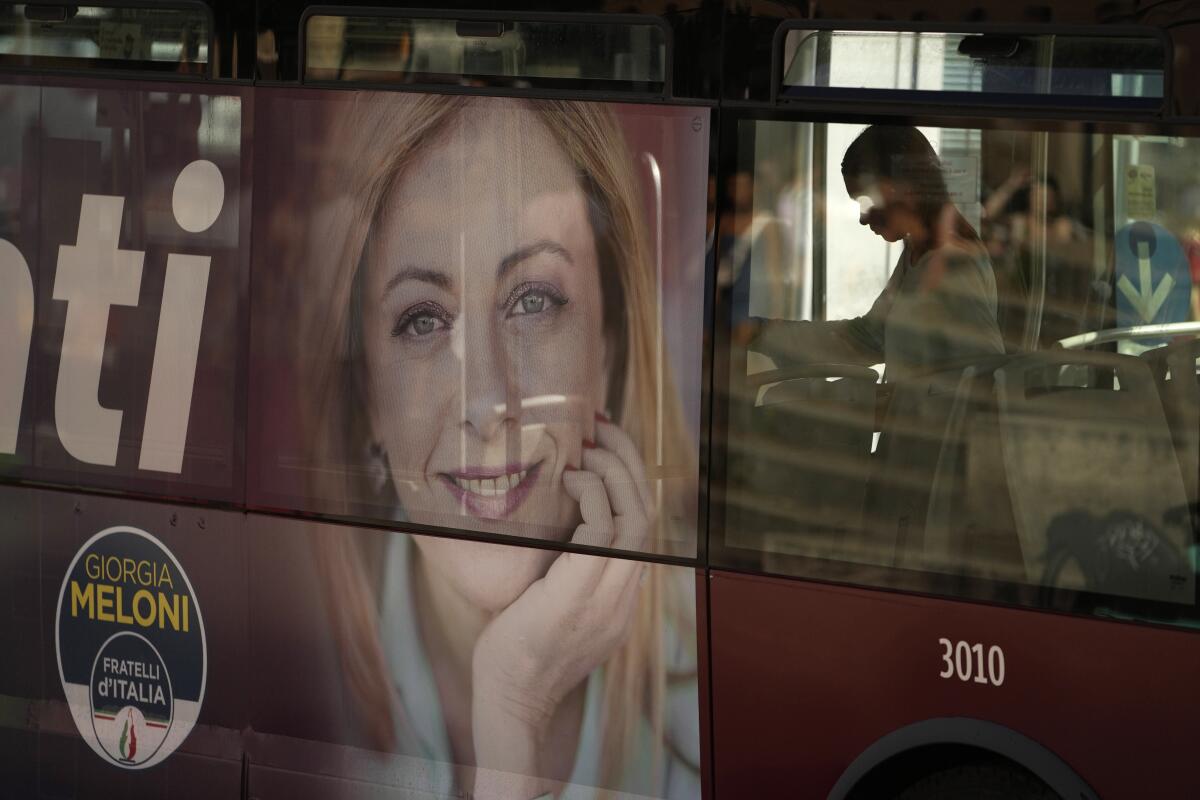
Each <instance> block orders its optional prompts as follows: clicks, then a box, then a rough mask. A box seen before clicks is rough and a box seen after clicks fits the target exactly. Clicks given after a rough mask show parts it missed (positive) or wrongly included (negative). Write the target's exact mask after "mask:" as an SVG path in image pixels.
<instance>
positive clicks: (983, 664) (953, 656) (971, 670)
mask: <svg viewBox="0 0 1200 800" xmlns="http://www.w3.org/2000/svg"><path fill="white" fill-rule="evenodd" d="M938 644H940V645H941V646H942V664H943V668H942V671H941V672H939V673H938V677H939V678H947V679H949V678H958V679H959V680H960V681H962V682H963V683H971V682H975V683H982V684H985V685H987V684H991V685H992V686H1002V685H1003V684H1004V651H1003V650H1001V649H1000V647H999V646H997V645H992V646H991V647H989V648H988V650H987V656H986V657H985V656H984V652H983V645H982V644H971V643H970V642H964V641H958V642H952V641H950V640H949V639H947V638H945V637H943V638H941V639H938Z"/></svg>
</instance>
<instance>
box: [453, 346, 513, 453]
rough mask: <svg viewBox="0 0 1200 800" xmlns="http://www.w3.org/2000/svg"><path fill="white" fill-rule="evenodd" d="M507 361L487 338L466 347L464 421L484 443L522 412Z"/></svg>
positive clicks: (464, 363) (463, 382)
mask: <svg viewBox="0 0 1200 800" xmlns="http://www.w3.org/2000/svg"><path fill="white" fill-rule="evenodd" d="M506 361H507V359H506V358H505V355H504V353H502V352H499V351H498V349H497V348H494V347H493V346H492V343H491V342H487V341H477V342H476V343H475V347H470V346H468V347H466V348H465V352H464V355H463V360H462V384H463V385H462V391H463V422H464V424H466V425H467V426H468V427H470V428H472V429H474V431H475V433H476V435H478V436H479V438H480V439H482V440H483V441H485V442H486V441H490V440H491V439H492V438H493V437H495V436H496V435H497V434H498V433H499V432H500V430H501V428H502V427H503V426H504V423H505V422H507V421H508V420H510V419H512V420H515V419H516V417H517V415H518V414H519V409H520V401H519V399H518V398H517V396H516V392H514V391H513V388H512V386H511V382H510V381H509V380H508V368H507V365H506Z"/></svg>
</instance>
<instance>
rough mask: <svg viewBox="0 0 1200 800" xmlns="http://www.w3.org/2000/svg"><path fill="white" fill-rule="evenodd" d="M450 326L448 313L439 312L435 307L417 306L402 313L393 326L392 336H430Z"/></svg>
mask: <svg viewBox="0 0 1200 800" xmlns="http://www.w3.org/2000/svg"><path fill="white" fill-rule="evenodd" d="M449 327H450V320H449V317H448V315H443V314H441V313H438V310H437V309H433V308H428V307H425V308H421V307H418V308H415V309H410V310H409V311H406V312H405V313H404V314H401V315H400V319H398V320H397V321H396V324H395V326H394V327H393V328H392V336H407V337H409V338H416V337H419V336H428V335H430V334H431V333H437V332H438V331H439V330H443V329H446V328H449Z"/></svg>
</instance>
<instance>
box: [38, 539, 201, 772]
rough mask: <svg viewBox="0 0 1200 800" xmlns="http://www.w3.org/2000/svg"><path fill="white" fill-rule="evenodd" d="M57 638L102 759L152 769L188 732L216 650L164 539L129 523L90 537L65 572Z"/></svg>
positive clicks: (69, 688)
mask: <svg viewBox="0 0 1200 800" xmlns="http://www.w3.org/2000/svg"><path fill="white" fill-rule="evenodd" d="M55 642H56V648H57V651H58V674H59V677H60V678H61V679H62V685H63V692H64V693H65V694H66V696H67V705H68V706H69V707H70V709H71V716H72V718H74V720H75V726H76V727H77V728H79V732H80V734H82V735H83V738H84V739H85V740H86V741H87V743H88V744H89V745H90V746H91V748H92V749H93V750H95V751H96V753H97V754H99V755H100V756H101V757H103V758H105V759H107V760H108V761H109V762H110V763H112V764H116V765H117V766H120V767H125V768H126V769H144V768H146V767H151V766H153V765H155V764H157V763H159V762H160V761H162V760H163V759H165V758H166V757H167V756H169V755H170V754H171V753H173V752H174V751H175V749H176V748H177V747H179V745H180V744H182V743H183V740H184V739H185V738H187V735H188V733H190V732H191V730H192V726H193V725H195V723H196V717H197V716H199V714H200V705H201V703H202V702H203V701H204V680H205V674H206V672H207V669H208V652H207V649H206V647H205V641H204V621H203V619H202V618H201V616H200V605H199V603H197V602H196V594H195V592H194V591H193V590H192V584H191V582H190V581H188V578H187V575H186V574H185V573H184V571H183V567H181V566H180V565H179V562H178V561H177V560H176V559H175V556H174V555H172V554H171V551H170V550H168V549H167V548H166V547H165V546H163V544H162V542H160V541H158V540H157V539H155V538H154V537H153V536H151V535H150V534H148V533H146V532H145V531H141V530H138V529H137V528H129V527H125V526H118V527H115V528H108V529H107V530H103V531H101V532H100V533H97V534H96V535H95V536H93V537H92V538H91V539H89V540H88V541H87V543H86V544H84V545H83V547H81V548H80V549H79V552H78V553H76V554H75V558H74V559H73V560H72V561H71V565H70V566H69V567H68V568H67V574H66V577H64V578H63V585H62V591H61V592H60V593H59V596H58V612H57V614H56V616H55Z"/></svg>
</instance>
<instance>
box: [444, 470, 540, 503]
mask: <svg viewBox="0 0 1200 800" xmlns="http://www.w3.org/2000/svg"><path fill="white" fill-rule="evenodd" d="M528 473H529V470H527V469H523V470H521V471H520V472H510V473H509V474H507V475H501V476H500V477H499V478H483V479H481V480H475V479H469V480H468V479H466V478H458V477H454V476H451V478H452V479H453V481H454V483H455V484H456V485H457V486H458V488H460V489H462V490H463V491H464V492H470V493H471V494H478V495H482V496H483V497H496V496H497V495H502V494H505V493H507V492H508V490H509V489H515V488H516V487H517V485H518V484H519V483H520V482H521V481H523V480H525V476H526V475H527V474H528Z"/></svg>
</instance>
